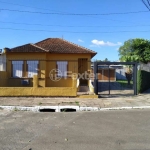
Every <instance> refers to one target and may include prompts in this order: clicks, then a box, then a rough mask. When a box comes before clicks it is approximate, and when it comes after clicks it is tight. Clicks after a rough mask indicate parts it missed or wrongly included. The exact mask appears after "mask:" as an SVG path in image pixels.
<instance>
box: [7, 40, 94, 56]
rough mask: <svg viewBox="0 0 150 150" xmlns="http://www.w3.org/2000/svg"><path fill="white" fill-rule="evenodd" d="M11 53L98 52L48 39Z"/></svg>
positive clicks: (67, 42)
mask: <svg viewBox="0 0 150 150" xmlns="http://www.w3.org/2000/svg"><path fill="white" fill-rule="evenodd" d="M10 52H49V53H63V54H73V53H74V54H83V53H84V54H85V53H88V54H91V55H92V57H93V56H95V55H96V52H94V51H92V50H90V49H87V48H85V47H82V46H79V45H76V44H74V43H71V42H69V41H66V40H64V39H60V38H48V39H45V40H43V41H40V42H38V43H35V44H26V45H22V46H18V47H15V48H12V49H10Z"/></svg>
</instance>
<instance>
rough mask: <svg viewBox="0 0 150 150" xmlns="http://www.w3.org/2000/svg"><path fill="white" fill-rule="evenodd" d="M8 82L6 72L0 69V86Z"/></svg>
mask: <svg viewBox="0 0 150 150" xmlns="http://www.w3.org/2000/svg"><path fill="white" fill-rule="evenodd" d="M7 82H8V73H7V72H6V71H0V87H5V86H6V85H7Z"/></svg>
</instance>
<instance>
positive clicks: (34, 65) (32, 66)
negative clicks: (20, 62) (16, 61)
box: [27, 61, 39, 78]
mask: <svg viewBox="0 0 150 150" xmlns="http://www.w3.org/2000/svg"><path fill="white" fill-rule="evenodd" d="M38 63H39V62H38V61H27V66H28V67H27V72H28V77H29V78H32V77H33V76H34V75H37V74H38Z"/></svg>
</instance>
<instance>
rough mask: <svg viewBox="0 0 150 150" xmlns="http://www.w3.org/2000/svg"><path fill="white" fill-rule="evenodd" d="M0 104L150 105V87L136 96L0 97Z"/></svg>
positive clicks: (108, 106) (29, 105) (101, 106)
mask: <svg viewBox="0 0 150 150" xmlns="http://www.w3.org/2000/svg"><path fill="white" fill-rule="evenodd" d="M0 106H22V107H34V106H80V107H97V108H121V107H150V89H149V90H147V91H145V92H144V93H142V94H139V95H137V96H128V97H113V98H94V99H91V98H86V99H85V98H82V99H81V98H48V97H47V98H46V97H0Z"/></svg>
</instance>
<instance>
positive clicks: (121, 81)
mask: <svg viewBox="0 0 150 150" xmlns="http://www.w3.org/2000/svg"><path fill="white" fill-rule="evenodd" d="M116 82H118V83H120V84H121V86H123V87H128V86H129V85H128V81H127V80H117V81H116ZM130 86H133V81H132V80H131V81H130Z"/></svg>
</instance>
